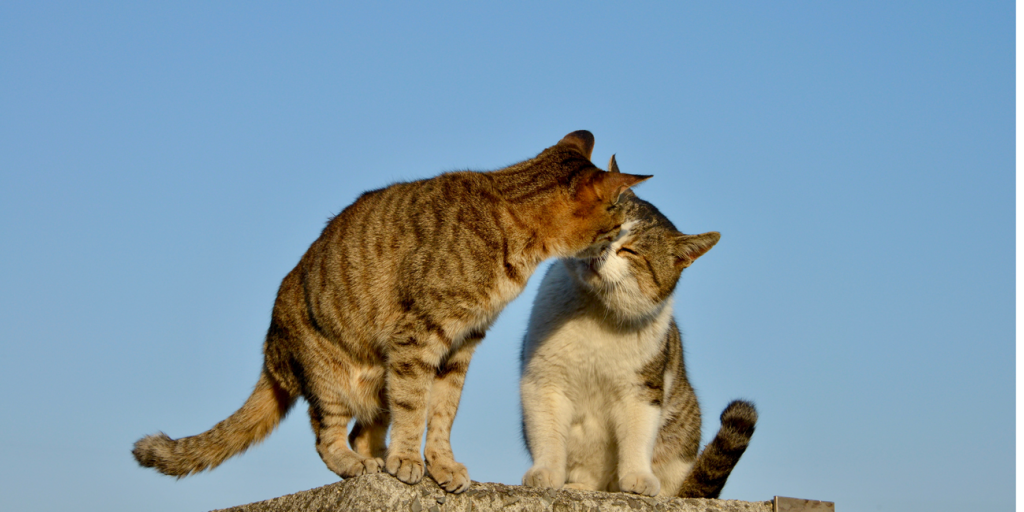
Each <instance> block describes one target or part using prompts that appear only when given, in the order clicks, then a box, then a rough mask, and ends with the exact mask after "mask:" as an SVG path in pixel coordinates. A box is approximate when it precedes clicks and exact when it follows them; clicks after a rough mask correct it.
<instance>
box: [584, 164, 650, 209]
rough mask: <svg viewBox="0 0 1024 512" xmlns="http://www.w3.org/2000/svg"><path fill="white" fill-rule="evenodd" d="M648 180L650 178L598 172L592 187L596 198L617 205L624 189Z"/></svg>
mask: <svg viewBox="0 0 1024 512" xmlns="http://www.w3.org/2000/svg"><path fill="white" fill-rule="evenodd" d="M616 169H617V168H616ZM649 178H650V176H642V175H639V174H624V173H621V172H600V173H598V174H597V176H595V177H594V181H593V183H592V186H593V188H594V192H595V193H596V194H597V197H599V198H601V199H602V200H605V201H607V202H608V203H610V204H617V203H618V202H619V199H620V198H621V196H622V193H623V192H625V191H626V189H628V188H629V187H632V186H633V185H636V184H637V183H640V182H641V181H644V180H647V179H649Z"/></svg>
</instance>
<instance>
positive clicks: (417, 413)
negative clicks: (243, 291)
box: [133, 131, 647, 492]
mask: <svg viewBox="0 0 1024 512" xmlns="http://www.w3.org/2000/svg"><path fill="white" fill-rule="evenodd" d="M593 141H594V139H593V136H592V135H591V134H590V133H589V132H586V131H578V132H573V133H571V134H569V135H567V136H566V137H565V138H563V139H562V140H561V141H560V142H559V143H558V144H556V145H554V146H552V147H550V148H548V149H546V150H544V151H543V152H542V153H541V154H540V155H538V156H537V157H535V158H532V159H530V160H526V161H524V162H521V163H518V164H515V165H513V166H510V167H507V168H505V169H501V170H498V171H493V172H471V171H464V172H453V173H447V174H442V175H440V176H437V177H435V178H432V179H426V180H420V181H414V182H409V183H397V184H394V185H391V186H389V187H386V188H383V189H380V190H375V191H371V192H367V193H365V194H363V195H362V196H361V197H360V198H359V199H358V200H357V201H356V202H355V203H354V204H352V205H351V206H349V207H347V208H345V210H344V211H342V212H341V213H340V214H338V215H337V216H336V217H335V218H334V219H332V220H331V221H330V222H329V223H328V224H327V227H326V228H325V229H324V231H323V233H322V234H321V235H320V237H319V238H318V239H317V240H316V241H315V242H314V243H313V245H312V246H311V247H310V248H309V250H308V251H307V252H306V254H305V255H304V256H303V257H302V259H301V260H300V261H299V264H298V266H296V267H295V269H294V270H292V271H291V272H290V273H289V274H288V275H287V276H286V277H285V278H284V281H283V282H282V283H281V288H280V290H279V291H278V295H277V300H276V301H275V303H274V309H273V313H272V317H271V322H270V328H269V330H268V332H267V336H266V340H265V342H264V345H263V351H264V364H263V370H262V372H261V373H260V377H259V380H258V382H257V384H256V389H255V390H254V391H253V393H252V395H251V396H250V397H249V399H248V400H247V401H246V403H245V404H244V405H243V406H242V408H241V409H239V410H238V411H237V412H235V413H234V414H232V415H231V416H230V417H228V418H227V419H225V420H224V421H221V422H220V423H218V424H217V425H216V426H214V427H213V428H212V429H211V430H209V431H207V432H204V433H202V434H199V435H196V436H192V437H186V438H182V439H178V440H174V439H171V438H170V437H168V436H166V435H164V434H162V433H160V434H157V435H153V436H148V437H145V438H143V439H140V440H139V441H138V442H136V443H135V449H134V450H133V454H134V455H135V458H136V460H138V462H139V463H140V464H142V465H143V466H148V467H153V468H156V469H157V470H158V471H160V472H162V473H165V474H168V475H174V476H178V477H182V476H186V475H189V474H191V473H194V472H197V471H202V470H205V469H210V468H213V467H215V466H217V465H218V464H220V463H221V462H223V461H224V460H225V459H227V458H228V457H230V456H232V455H235V454H237V453H240V452H242V451H243V450H245V449H246V448H248V447H249V446H250V445H251V444H253V443H255V442H257V441H259V440H261V439H262V438H264V437H265V436H266V435H268V434H269V433H270V432H271V431H272V430H273V429H274V427H275V426H276V425H277V424H278V422H279V421H280V420H281V418H282V417H283V416H284V415H285V413H287V411H288V410H289V408H291V406H292V405H293V404H294V403H295V400H296V399H297V398H298V397H299V396H302V397H304V398H305V399H306V400H307V401H308V402H309V415H310V419H311V423H312V426H313V431H314V432H315V434H316V449H317V451H318V452H319V453H320V456H321V458H322V459H323V461H324V463H325V464H326V465H327V467H328V468H330V469H331V471H334V472H335V473H337V474H338V475H340V476H342V477H351V476H356V475H360V474H363V473H374V472H379V471H381V470H382V469H383V470H386V471H388V472H389V473H391V474H393V475H396V476H397V477H398V478H399V479H400V480H402V481H404V482H408V483H415V482H417V481H419V480H420V479H421V478H422V476H423V473H424V462H423V457H422V456H421V450H420V447H421V446H422V442H423V433H424V430H426V434H427V438H426V449H425V451H424V454H425V456H426V468H425V469H426V471H427V472H429V474H430V475H431V476H432V477H433V478H434V479H435V480H436V481H437V482H438V483H439V484H441V485H442V486H443V487H444V488H445V489H447V490H449V491H454V492H461V491H464V490H465V489H467V488H468V486H469V484H470V480H469V475H468V473H467V471H466V468H465V467H464V466H463V465H462V464H460V463H458V462H456V461H455V459H454V456H453V455H452V451H451V445H450V442H449V437H450V429H451V426H452V422H453V421H454V418H455V412H456V410H457V408H458V404H459V397H460V394H461V392H462V384H463V380H464V377H465V375H466V370H467V368H468V366H469V361H470V357H471V356H472V354H473V350H474V348H475V347H476V345H477V344H478V343H479V342H480V340H481V339H482V338H483V336H484V332H485V331H486V330H487V328H488V327H489V326H490V325H491V323H492V322H493V321H494V319H495V318H496V317H497V315H498V313H499V312H500V311H501V310H502V308H504V307H505V305H506V304H507V303H508V302H509V301H511V300H512V299H513V298H514V297H516V295H518V294H519V293H520V292H521V291H522V290H523V287H524V285H525V284H526V281H527V279H529V277H530V275H531V274H532V273H533V271H534V270H535V269H536V267H537V265H538V264H539V263H540V262H541V261H543V260H545V259H547V258H549V257H566V256H571V255H573V254H577V253H579V252H580V251H584V250H588V249H590V248H591V247H592V246H593V247H600V246H601V245H602V244H604V245H607V243H608V242H609V241H610V240H612V239H614V238H615V237H616V236H617V235H618V232H619V229H620V225H621V223H622V219H623V213H622V208H621V203H619V201H618V199H619V196H620V194H622V192H623V191H624V190H625V189H626V188H628V187H629V186H632V185H634V184H636V183H638V182H640V181H642V180H644V179H646V178H647V176H630V175H623V174H617V173H616V174H612V173H608V172H605V171H602V170H600V169H598V168H597V167H595V166H594V165H593V164H592V163H591V162H590V154H591V151H592V149H593V143H594V142H593ZM353 419H354V420H355V426H354V427H353V428H352V430H351V433H350V432H349V431H348V428H347V426H348V424H349V422H350V421H351V420H353ZM389 425H390V426H391V443H390V446H387V447H386V446H385V436H386V434H387V430H388V426H389ZM346 438H347V439H348V441H349V443H350V444H351V449H350V447H349V446H347V445H346Z"/></svg>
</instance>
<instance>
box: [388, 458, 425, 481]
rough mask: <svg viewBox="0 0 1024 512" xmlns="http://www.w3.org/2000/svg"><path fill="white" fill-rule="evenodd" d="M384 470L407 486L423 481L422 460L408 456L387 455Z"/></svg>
mask: <svg viewBox="0 0 1024 512" xmlns="http://www.w3.org/2000/svg"><path fill="white" fill-rule="evenodd" d="M384 469H386V470H387V472H388V473H391V474H392V475H394V476H395V477H396V478H398V479H399V480H401V481H403V482H405V483H407V484H415V483H417V482H419V481H420V480H422V479H423V459H420V458H419V457H411V456H408V455H405V456H402V455H398V454H395V455H389V456H388V458H387V461H386V462H385V463H384Z"/></svg>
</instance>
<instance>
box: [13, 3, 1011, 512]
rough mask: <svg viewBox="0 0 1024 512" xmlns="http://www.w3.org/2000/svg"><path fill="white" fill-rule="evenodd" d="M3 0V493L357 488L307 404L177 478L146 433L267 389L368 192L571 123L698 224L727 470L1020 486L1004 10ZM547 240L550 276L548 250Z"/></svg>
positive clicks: (487, 361) (681, 221)
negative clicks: (298, 296) (752, 430)
mask: <svg viewBox="0 0 1024 512" xmlns="http://www.w3.org/2000/svg"><path fill="white" fill-rule="evenodd" d="M90 4H91V5H88V6H87V5H84V3H82V2H65V3H50V2H41V1H33V2H20V1H18V2H15V1H9V2H3V3H2V4H0V240H2V241H0V292H2V293H0V326H2V331H0V332H2V334H0V343H2V344H3V345H2V347H3V350H2V354H3V355H2V356H0V386H2V390H3V398H2V400H3V402H2V403H3V414H2V416H0V418H2V419H0V439H3V442H2V443H0V496H3V498H2V500H3V505H2V507H3V508H4V509H6V510H19V511H34V510H40V511H42V510H70V509H74V510H104V511H110V510H143V509H145V510H151V511H159V510H167V511H181V510H209V509H213V508H220V507H227V506H232V505H238V504H243V503H248V502H252V501H257V500H262V499H267V498H272V497H275V496H279V495H282V494H287V493H292V492H297V491H301V490H305V489H309V488H312V487H316V486H320V485H324V484H328V483H331V482H335V481H337V477H336V476H335V475H334V474H332V473H330V472H329V471H328V470H327V469H326V467H325V466H324V465H323V463H322V462H321V461H320V458H319V456H318V455H317V453H316V451H315V449H314V441H313V436H312V433H311V432H310V429H309V423H308V417H307V415H306V412H305V405H304V404H302V403H300V404H299V405H298V406H297V407H296V408H295V409H294V410H293V411H292V414H291V415H290V416H289V417H288V418H287V419H286V420H285V422H284V423H283V425H282V426H281V428H280V429H279V430H278V431H277V432H276V433H275V434H274V435H272V436H271V437H270V438H269V439H268V441H267V442H265V443H264V444H262V445H260V446H258V447H255V448H253V449H252V450H250V451H249V452H248V453H246V454H245V455H243V456H240V457H237V458H234V459H231V460H229V461H228V462H227V463H225V464H224V465H223V466H221V467H219V468H217V469H216V470H214V471H213V472H210V473H204V474H200V475H196V476H192V477H189V478H186V479H184V480H181V481H175V480H174V479H173V478H170V477H165V476H162V475H158V474H157V473H156V472H154V471H152V470H149V469H142V468H139V467H138V466H137V465H136V464H135V462H134V460H133V459H132V457H131V455H130V449H131V446H132V443H133V442H134V441H135V440H136V439H138V438H139V437H141V436H142V435H145V434H151V433H154V432H156V431H158V430H163V431H164V432H167V433H168V434H169V435H171V436H172V437H180V436H186V435H192V434H196V433H199V432H201V431H204V430H206V429H208V428H209V427H211V426H213V425H214V424H215V423H216V422H218V421H220V420H221V419H223V418H225V417H227V416H228V415H229V414H230V413H231V412H233V411H234V410H235V409H237V407H238V406H240V405H241V404H242V402H243V401H244V399H245V398H246V397H247V396H248V394H249V392H250V391H251V389H252V386H253V385H254V384H255V382H256V378H257V376H258V373H259V370H260V364H261V360H262V355H261V353H260V347H261V343H262V337H263V334H264V333H265V330H266V328H267V325H268V322H269V313H270V308H271V306H272V304H273V300H274V296H275V293H276V290H277V286H278V285H279V283H280V280H281V279H282V278H283V277H284V275H285V274H286V273H287V272H288V271H289V270H290V269H291V268H292V267H293V266H294V265H295V263H296V262H297V261H298V259H299V257H300V256H301V255H302V253H303V252H304V251H305V250H306V248H307V247H308V246H309V244H310V243H311V242H312V241H313V240H314V239H315V238H316V237H317V235H318V234H319V232H320V230H321V229H322V227H323V225H324V222H325V221H326V220H327V219H328V218H329V217H330V216H331V215H333V214H336V213H337V212H339V211H340V210H341V209H342V208H344V207H345V206H346V205H348V204H349V203H351V202H352V201H353V200H354V199H355V198H356V197H357V196H358V194H360V193H361V192H363V191H365V190H368V189H373V188H379V187H381V186H384V185H387V184H389V183H392V182H394V181H398V180H409V179H417V178H423V177H428V176H432V175H434V174H437V173H440V172H443V171H449V170H457V169H467V168H469V169H481V170H483V169H495V168H499V167H502V166H505V165H508V164H511V163H515V162H517V161H519V160H522V159H525V158H529V157H531V156H533V155H535V154H536V153H538V152H540V151H541V150H542V149H544V148H545V147H547V146H549V145H551V144H554V143H555V142H557V141H558V140H559V139H560V138H561V137H562V136H563V135H565V134H566V133H568V132H571V131H573V130H577V129H588V130H591V131H592V132H593V133H594V135H595V137H596V141H597V145H596V149H595V151H594V161H595V163H597V164H598V165H599V166H601V167H604V166H605V165H606V163H607V161H608V158H609V157H610V156H611V155H612V154H613V153H615V154H616V155H617V160H618V162H619V165H620V167H621V168H622V170H623V172H630V173H636V174H653V175H654V178H653V179H651V180H650V181H649V182H647V183H644V184H643V185H641V186H640V187H638V189H637V192H638V193H639V194H640V196H641V197H644V198H646V199H648V200H650V201H651V202H653V203H654V204H655V205H657V206H658V207H659V208H661V210H662V211H663V212H664V213H665V214H666V215H667V216H668V217H669V218H670V219H672V220H673V221H674V222H675V224H676V225H677V226H678V227H679V228H680V229H681V230H683V231H685V232H689V233H697V232H704V231H711V230H715V231H720V232H721V233H722V240H721V242H720V243H719V244H718V245H717V246H716V247H715V248H714V249H713V250H712V251H711V252H709V253H707V254H706V255H705V256H704V257H702V258H701V259H700V260H699V261H698V262H697V263H696V264H695V265H694V266H692V267H690V268H689V269H688V270H687V271H686V272H685V274H684V277H683V279H682V281H681V283H680V285H679V287H678V289H677V291H676V304H677V309H676V316H677V319H678V321H679V324H680V326H681V328H682V330H683V332H684V343H685V350H686V358H687V364H688V369H689V372H690V377H691V380H692V382H693V385H694V387H695V388H696V390H697V393H698V397H699V399H700V401H701V404H702V407H703V409H704V418H705V421H704V437H705V440H707V439H708V438H710V436H711V435H713V434H714V432H715V430H717V428H718V414H719V413H720V412H721V410H722V409H723V408H724V407H725V405H726V404H727V403H728V401H729V400H731V399H733V398H739V397H745V398H748V399H751V400H753V401H755V402H756V403H757V406H758V408H759V410H760V414H761V419H760V422H759V424H758V427H757V433H756V434H755V435H754V438H753V441H752V444H751V446H750V448H749V450H748V451H747V453H746V455H744V456H743V459H742V460H741V461H740V463H739V465H738V467H737V468H736V470H735V471H734V472H733V475H732V477H731V478H730V480H729V483H728V485H727V486H726V487H725V491H724V492H723V497H725V498H733V499H745V500H767V499H770V498H771V497H772V496H773V495H783V496H795V497H801V498H812V499H824V500H833V501H836V502H837V503H838V507H839V509H840V510H844V511H853V510H869V511H897V510H899V511H915V510H920V511H929V512H938V511H947V510H948V511H961V510H967V509H974V510H982V509H986V510H1007V509H1009V508H1010V507H1012V506H1013V503H1014V496H1015V495H1014V442H1015V438H1014V396H1015V395H1014V371H1015V366H1014V354H1015V351H1014V328H1015V323H1014V322H1015V320H1014V319H1015V317H1014V227H1015V226H1014V208H1015V198H1014V184H1015V181H1014V156H1015V154H1014V98H1015V96H1014V94H1015V92H1014V83H1015V82H1014V79H1015V78H1014V4H1013V3H1012V2H1009V1H992V2H967V1H964V2H934V1H927V2H891V1H878V2H810V1H807V2H804V1H796V2H661V3H657V2H630V3H628V4H627V3H626V2H622V3H619V4H609V3H601V2H557V3H555V2H505V3H498V2H486V3H484V2H457V3H447V4H444V5H435V4H436V3H425V2H406V3H391V4H389V5H386V6H383V5H382V6H377V5H376V4H375V5H372V6H371V5H369V4H371V2H350V3H346V4H341V3H334V2H332V3H327V2H324V3H319V4H302V5H297V4H296V3H286V4H281V3H264V2H234V3H232V2H126V3H123V4H114V3H101V2H92V3H90ZM543 270H544V269H543V268H542V269H541V270H540V271H539V272H543ZM539 277H540V275H539V274H538V275H535V276H534V279H533V280H531V284H530V286H529V287H528V288H527V289H526V291H525V292H524V293H523V295H522V296H521V297H520V298H519V299H518V300H517V301H515V302H514V303H513V304H512V305H510V306H509V307H508V308H507V309H506V311H505V312H504V314H503V315H502V316H501V318H500V320H499V321H498V322H497V324H496V325H495V326H494V327H493V328H492V329H491V331H490V333H489V334H488V336H487V339H486V340H485V341H484V343H483V345H482V346H481V348H480V349H479V350H478V352H477V355H476V357H475V358H474V360H473V363H472V366H471V368H470V372H469V376H468V380H467V382H466V387H465V392H464V394H463V400H462V406H461V409H460V411H459V415H458V418H457V420H456V424H455V429H454V433H453V445H454V449H455V453H456V456H457V458H459V459H460V460H461V461H462V462H464V463H465V464H466V465H467V466H468V467H469V470H470V474H471V476H472V477H473V478H474V479H475V480H481V481H497V482H503V483H509V484H512V483H518V482H519V481H520V478H521V477H522V474H523V472H525V470H526V469H527V468H528V467H529V459H528V457H527V455H526V452H525V450H524V449H523V447H522V443H521V441H520V437H519V417H518V415H519V413H518V407H519V406H518V400H519V399H518V388H517V379H518V351H519V344H520V341H521V337H522V334H523V331H524V326H525V322H526V318H527V316H528V314H529V308H530V304H531V302H532V300H533V296H534V294H535V293H536V286H537V284H538V282H539Z"/></svg>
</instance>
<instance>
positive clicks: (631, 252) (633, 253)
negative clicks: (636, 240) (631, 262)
mask: <svg viewBox="0 0 1024 512" xmlns="http://www.w3.org/2000/svg"><path fill="white" fill-rule="evenodd" d="M624 252H628V253H629V254H632V255H634V256H639V255H640V254H638V253H637V252H636V251H634V250H633V249H630V248H629V247H619V250H617V251H615V254H618V255H622V253H624Z"/></svg>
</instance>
